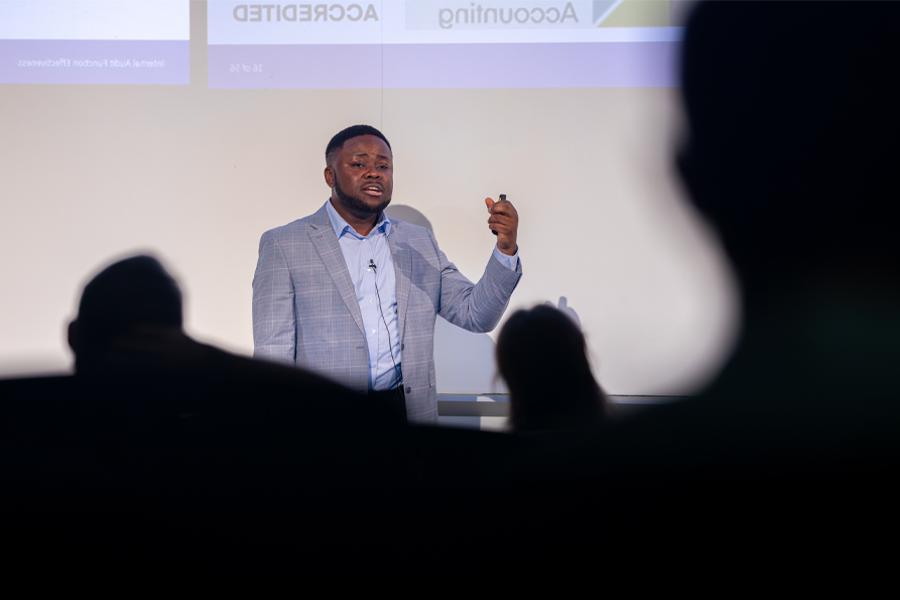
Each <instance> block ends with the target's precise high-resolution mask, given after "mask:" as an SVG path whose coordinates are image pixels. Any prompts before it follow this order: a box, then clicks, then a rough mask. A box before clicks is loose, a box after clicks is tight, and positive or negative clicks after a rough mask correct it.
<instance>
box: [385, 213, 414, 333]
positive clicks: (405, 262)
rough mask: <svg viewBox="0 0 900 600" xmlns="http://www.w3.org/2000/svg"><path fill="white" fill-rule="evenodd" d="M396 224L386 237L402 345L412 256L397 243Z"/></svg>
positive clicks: (407, 249) (406, 248)
mask: <svg viewBox="0 0 900 600" xmlns="http://www.w3.org/2000/svg"><path fill="white" fill-rule="evenodd" d="M396 240H397V229H396V223H395V224H394V229H393V230H392V231H391V235H389V236H388V245H389V246H390V248H391V258H392V259H393V261H394V279H396V280H397V315H398V318H397V329H398V332H397V333H398V335H399V336H400V343H401V344H402V343H403V333H404V331H405V330H406V307H407V305H408V300H409V283H410V278H411V276H412V256H411V255H410V252H409V248H408V247H405V246H402V245H400V244H398V243H397V241H396Z"/></svg>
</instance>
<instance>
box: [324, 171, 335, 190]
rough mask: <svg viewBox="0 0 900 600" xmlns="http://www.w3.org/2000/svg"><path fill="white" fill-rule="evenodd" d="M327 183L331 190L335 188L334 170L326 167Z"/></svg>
mask: <svg viewBox="0 0 900 600" xmlns="http://www.w3.org/2000/svg"><path fill="white" fill-rule="evenodd" d="M325 183H327V184H328V187H329V188H332V189H333V188H334V169H332V168H331V167H330V166H328V167H325Z"/></svg>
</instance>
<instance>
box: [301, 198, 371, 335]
mask: <svg viewBox="0 0 900 600" xmlns="http://www.w3.org/2000/svg"><path fill="white" fill-rule="evenodd" d="M315 217H316V218H315V219H313V220H312V221H311V222H310V227H309V237H310V239H311V240H312V243H313V246H314V247H315V248H316V252H318V253H319V257H320V258H321V259H322V262H323V263H325V268H326V269H327V270H328V274H329V275H331V279H332V281H334V285H335V287H337V290H338V293H339V294H340V295H341V298H342V299H343V300H344V304H346V305H347V310H349V311H350V314H351V315H352V316H353V320H354V321H356V325H357V326H358V327H359V330H360V331H361V332H362V334H363V336H365V334H366V328H365V326H364V325H363V320H362V313H361V312H360V310H359V302H357V301H356V292H355V291H354V289H353V281H351V280H350V272H349V271H348V270H347V263H346V261H344V254H343V253H342V252H341V245H340V243H339V242H338V239H337V237H335V235H334V230H333V229H332V228H331V222H330V221H329V219H328V213H327V212H326V211H325V207H322V208H321V209H319V211H318V212H316V214H315Z"/></svg>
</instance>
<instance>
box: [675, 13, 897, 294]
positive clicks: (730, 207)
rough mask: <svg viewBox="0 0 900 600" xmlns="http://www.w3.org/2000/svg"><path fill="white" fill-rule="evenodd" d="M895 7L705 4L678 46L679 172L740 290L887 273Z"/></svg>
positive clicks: (890, 276)
mask: <svg viewBox="0 0 900 600" xmlns="http://www.w3.org/2000/svg"><path fill="white" fill-rule="evenodd" d="M897 5H898V3H896V2H709V3H704V4H700V5H699V6H698V7H697V8H696V9H695V10H694V11H693V12H692V14H691V17H690V19H689V21H688V25H687V29H686V33H685V38H684V42H683V50H682V52H683V53H682V94H683V99H684V107H685V116H686V124H687V135H686V140H685V143H684V145H683V148H682V149H681V152H680V156H679V161H678V162H679V167H680V171H681V174H682V176H683V179H684V181H685V183H686V185H687V187H688V190H689V192H690V196H691V198H692V200H693V201H694V203H695V204H696V205H697V206H698V207H699V208H700V209H701V211H702V212H704V213H705V214H706V216H707V217H709V219H710V220H711V221H713V222H714V224H715V226H716V228H717V229H718V230H719V232H720V234H721V237H722V241H723V244H724V245H725V248H726V250H727V251H728V253H729V255H730V256H731V258H732V259H733V261H734V262H735V264H736V266H737V267H738V269H739V270H740V272H741V279H742V280H743V282H744V285H745V288H749V289H750V291H751V292H755V291H758V290H759V289H761V288H762V287H763V286H768V287H772V286H777V287H781V286H788V287H800V286H804V285H806V284H807V283H808V280H809V279H816V280H817V281H822V280H831V279H834V278H836V277H837V278H845V277H848V276H849V277H851V278H855V279H857V280H861V279H865V278H867V277H868V278H869V282H868V283H877V284H884V283H886V282H890V284H892V285H893V284H894V282H895V281H896V277H894V275H896V270H897V266H898V265H900V260H898V258H900V243H898V242H897V240H898V239H900V238H898V236H897V235H896V234H895V231H894V230H895V229H896V223H897V220H896V214H895V205H896V197H897V193H896V190H897V189H898V180H897V178H896V175H895V172H896V165H897V163H898V153H900V111H898V109H897V107H898V106H900V95H898V86H897V85H896V81H894V80H895V79H896V78H894V77H893V76H892V75H890V73H892V72H894V70H895V69H896V62H897V60H898V58H900V18H898V17H900V10H898V8H900V7H898V6H897Z"/></svg>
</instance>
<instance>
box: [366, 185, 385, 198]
mask: <svg viewBox="0 0 900 600" xmlns="http://www.w3.org/2000/svg"><path fill="white" fill-rule="evenodd" d="M362 191H363V193H364V194H366V195H367V196H372V197H373V198H380V197H381V196H382V195H383V194H384V188H382V187H381V186H380V185H367V186H365V187H364V188H363V189H362Z"/></svg>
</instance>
